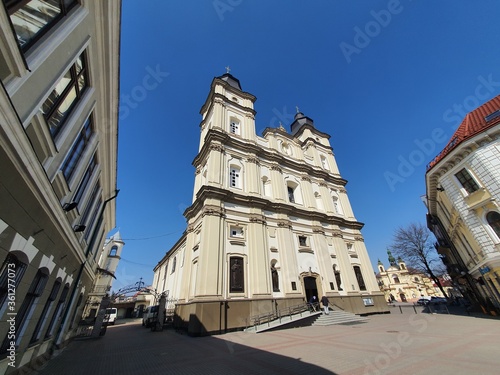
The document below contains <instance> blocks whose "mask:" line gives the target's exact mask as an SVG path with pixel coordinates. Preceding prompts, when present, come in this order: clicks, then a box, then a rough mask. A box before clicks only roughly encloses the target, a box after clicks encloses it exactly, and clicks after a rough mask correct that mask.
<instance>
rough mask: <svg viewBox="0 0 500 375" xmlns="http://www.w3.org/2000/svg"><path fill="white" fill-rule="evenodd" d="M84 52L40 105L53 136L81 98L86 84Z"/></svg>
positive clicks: (57, 132)
mask: <svg viewBox="0 0 500 375" xmlns="http://www.w3.org/2000/svg"><path fill="white" fill-rule="evenodd" d="M88 81H89V80H88V78H87V69H86V64H85V53H82V54H81V55H80V57H78V59H77V60H76V62H75V63H74V64H73V65H72V66H71V68H70V69H69V70H68V71H67V72H66V74H65V75H64V76H63V77H62V78H61V79H60V80H59V82H58V83H57V85H56V87H55V88H54V90H53V91H52V92H51V93H50V95H49V97H48V98H47V99H46V100H45V102H44V103H43V105H42V112H43V114H44V116H45V119H46V120H47V124H48V125H49V130H50V134H51V135H52V138H55V137H56V136H57V134H59V132H60V131H61V129H62V127H63V125H64V121H65V120H66V118H67V116H68V114H69V113H70V112H71V110H72V109H73V107H74V106H75V104H76V103H77V102H78V101H79V100H80V99H81V97H82V95H83V92H84V91H85V89H86V88H87V85H88Z"/></svg>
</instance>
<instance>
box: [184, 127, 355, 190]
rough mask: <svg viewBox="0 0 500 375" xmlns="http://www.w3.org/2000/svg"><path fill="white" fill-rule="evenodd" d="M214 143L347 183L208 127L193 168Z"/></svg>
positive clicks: (319, 176)
mask: <svg viewBox="0 0 500 375" xmlns="http://www.w3.org/2000/svg"><path fill="white" fill-rule="evenodd" d="M214 143H215V144H222V145H223V147H225V148H226V149H227V148H229V147H232V148H234V149H237V150H240V151H241V152H244V153H246V154H252V155H255V156H256V157H257V158H259V159H260V160H261V161H262V160H266V161H267V162H269V163H276V164H278V165H279V166H280V167H281V168H284V167H288V168H290V169H291V170H294V171H297V172H298V173H303V174H306V175H308V176H310V177H314V178H317V179H320V180H323V181H326V182H329V183H332V184H334V185H340V186H345V185H346V184H347V180H344V179H343V178H341V177H336V176H332V175H331V174H330V173H328V172H326V171H324V170H322V169H319V168H314V167H312V166H311V165H309V164H307V163H305V162H302V163H301V162H298V161H296V160H294V159H290V158H288V157H284V156H283V155H282V154H279V153H276V152H272V151H271V150H266V149H264V148H263V147H261V146H259V145H257V144H255V143H250V142H244V141H242V140H240V139H237V138H235V137H231V136H230V135H229V134H228V133H225V132H222V131H220V130H217V129H210V130H209V131H208V132H207V135H206V136H205V139H204V142H203V147H202V148H201V150H200V152H199V153H198V155H197V156H196V157H195V158H194V160H193V162H192V165H193V166H194V167H195V168H196V167H198V166H199V165H201V164H202V162H203V161H204V160H206V158H207V157H208V154H209V151H210V150H211V148H210V147H211V145H212V144H214Z"/></svg>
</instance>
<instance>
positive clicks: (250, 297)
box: [153, 72, 387, 335]
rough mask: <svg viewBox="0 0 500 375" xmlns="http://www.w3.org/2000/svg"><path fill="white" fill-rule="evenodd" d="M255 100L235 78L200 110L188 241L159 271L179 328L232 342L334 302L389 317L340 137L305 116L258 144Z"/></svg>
mask: <svg viewBox="0 0 500 375" xmlns="http://www.w3.org/2000/svg"><path fill="white" fill-rule="evenodd" d="M255 100H256V97H255V96H254V95H252V94H250V93H248V92H245V91H243V90H242V88H241V85H240V82H239V80H238V79H237V78H235V77H234V76H233V75H231V74H230V73H229V72H228V73H225V74H223V75H222V76H220V77H216V78H214V79H213V81H212V84H211V86H210V92H209V94H208V97H207V99H206V101H205V103H204V104H203V106H202V107H201V110H200V114H201V115H202V120H201V123H200V144H199V150H198V154H197V155H196V157H195V158H194V161H193V163H192V164H193V166H194V167H195V169H196V175H195V181H194V192H193V200H192V204H191V206H190V207H188V208H187V209H186V210H185V212H184V216H185V218H186V220H187V229H186V231H185V232H184V234H183V235H182V236H181V238H180V239H179V240H178V241H177V242H176V244H175V245H174V246H173V247H172V248H171V249H170V250H169V251H168V252H167V253H166V255H165V256H164V257H163V258H162V259H161V260H160V261H159V262H158V264H157V266H156V267H155V268H154V279H153V288H154V289H156V291H157V292H158V293H165V294H166V295H167V298H168V301H175V322H176V323H175V324H176V325H177V326H179V327H183V328H186V329H187V330H188V333H190V334H192V335H203V334H211V333H220V332H226V331H228V330H235V329H241V328H244V327H245V326H246V325H247V324H248V323H249V317H251V316H254V315H258V314H263V313H266V312H272V311H275V310H279V309H283V308H286V307H291V306H297V305H299V304H303V303H305V302H307V301H308V300H309V299H310V298H311V297H312V296H317V297H319V298H321V296H323V295H325V296H327V297H328V298H329V300H330V303H331V304H333V305H334V306H333V307H334V308H340V309H343V310H346V311H350V312H353V313H356V314H373V313H381V312H386V311H387V303H386V301H385V299H384V294H383V293H382V292H381V291H380V289H379V287H378V284H377V281H376V279H375V275H374V272H373V269H372V266H371V262H370V258H369V256H368V252H367V250H366V247H365V244H364V240H363V236H362V234H361V232H360V230H361V228H362V227H363V224H362V223H360V222H358V221H357V220H356V219H355V217H354V214H353V212H352V208H351V205H350V202H349V198H348V196H347V191H346V189H345V186H346V184H347V181H346V180H344V179H343V178H342V177H341V175H340V172H339V170H338V167H337V164H336V161H335V157H334V153H333V150H332V147H331V145H330V141H329V139H330V136H329V135H328V134H326V133H323V132H321V131H320V130H318V129H317V128H316V126H315V125H314V122H313V120H312V119H311V118H309V117H307V116H305V115H304V114H303V113H301V112H299V111H298V110H297V113H296V115H295V118H294V121H293V122H292V124H291V125H290V130H289V131H287V130H286V129H285V128H284V127H283V125H281V124H280V125H279V127H277V128H269V127H268V128H266V129H265V130H264V131H263V134H262V135H260V136H259V135H257V134H256V131H255V129H256V126H255V114H256V112H255V110H254V103H255Z"/></svg>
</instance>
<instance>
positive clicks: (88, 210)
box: [80, 182, 101, 238]
mask: <svg viewBox="0 0 500 375" xmlns="http://www.w3.org/2000/svg"><path fill="white" fill-rule="evenodd" d="M96 202H97V204H96ZM100 206H101V184H100V183H99V182H97V183H96V185H95V187H94V189H93V190H92V194H91V195H90V198H89V201H88V203H87V206H86V207H85V210H84V211H83V215H82V216H81V218H80V224H81V225H85V226H86V231H85V233H86V236H85V238H87V237H88V235H87V234H90V231H91V228H92V224H93V223H94V219H95V216H96V215H97V211H98V208H99V207H100ZM91 214H92V216H91ZM89 217H91V219H90V220H89ZM87 221H88V223H87Z"/></svg>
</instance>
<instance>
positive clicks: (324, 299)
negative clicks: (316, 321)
mask: <svg viewBox="0 0 500 375" xmlns="http://www.w3.org/2000/svg"><path fill="white" fill-rule="evenodd" d="M329 302H330V301H328V298H326V296H323V297H321V304H322V305H323V311H324V313H325V315H328V314H330V311H329V310H328V303H329Z"/></svg>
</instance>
